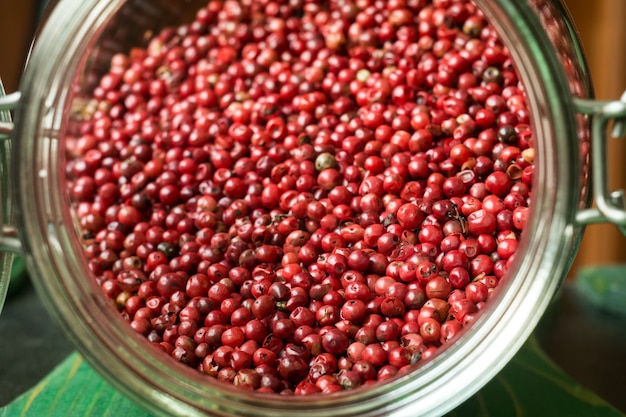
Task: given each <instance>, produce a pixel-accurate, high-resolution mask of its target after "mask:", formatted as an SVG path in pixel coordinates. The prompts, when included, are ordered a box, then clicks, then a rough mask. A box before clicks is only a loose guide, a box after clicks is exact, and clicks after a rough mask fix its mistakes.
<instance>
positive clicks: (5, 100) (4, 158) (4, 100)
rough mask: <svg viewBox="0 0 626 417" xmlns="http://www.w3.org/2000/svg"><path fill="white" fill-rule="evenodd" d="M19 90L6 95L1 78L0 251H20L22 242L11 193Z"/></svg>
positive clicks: (19, 97)
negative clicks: (14, 116)
mask: <svg viewBox="0 0 626 417" xmlns="http://www.w3.org/2000/svg"><path fill="white" fill-rule="evenodd" d="M20 99H21V94H20V93H19V92H17V93H12V94H9V95H5V92H4V86H3V84H2V80H0V252H14V253H20V252H21V250H22V245H21V242H20V240H19V238H18V236H17V230H16V228H15V225H14V224H13V216H12V213H13V210H12V207H13V201H12V200H11V195H10V194H9V192H8V190H9V184H10V180H11V178H10V175H11V166H10V164H11V163H12V158H11V154H12V152H11V135H12V133H13V122H12V119H11V110H13V109H15V107H16V106H17V104H18V103H19V102H20Z"/></svg>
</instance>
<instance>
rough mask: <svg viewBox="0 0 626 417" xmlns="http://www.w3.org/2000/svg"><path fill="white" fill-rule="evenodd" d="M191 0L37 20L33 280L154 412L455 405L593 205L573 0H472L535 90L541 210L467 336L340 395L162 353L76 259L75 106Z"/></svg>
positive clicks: (30, 185) (75, 335) (27, 236)
mask: <svg viewBox="0 0 626 417" xmlns="http://www.w3.org/2000/svg"><path fill="white" fill-rule="evenodd" d="M203 3H204V2H202V1H200V2H198V1H185V0H159V1H155V0H126V1H124V0H111V1H104V2H103V1H96V0H86V1H81V2H75V1H70V0H61V1H59V2H58V3H57V6H56V7H55V8H54V9H52V11H51V13H50V14H49V16H48V18H47V23H46V24H45V25H44V26H43V27H42V29H41V31H40V33H39V36H38V39H37V41H36V44H35V47H34V49H33V52H32V54H31V58H30V61H29V64H28V66H27V69H26V72H25V74H24V77H23V82H22V85H21V91H22V94H23V100H22V102H21V104H20V108H19V109H18V113H17V114H18V116H17V126H16V138H17V141H16V144H17V146H16V148H17V149H16V155H15V160H19V161H20V163H19V164H16V165H15V167H14V170H15V172H14V178H15V179H16V180H15V181H14V183H13V184H12V185H13V189H12V192H13V195H14V197H15V199H16V201H18V207H17V220H18V230H19V231H20V234H21V236H20V237H21V240H22V242H23V246H24V248H23V249H24V253H25V257H26V261H27V263H28V266H29V270H30V274H31V276H32V278H33V280H34V283H35V286H36V288H37V290H38V292H39V293H40V294H42V299H43V300H44V301H45V302H46V303H47V304H48V307H49V310H50V311H51V312H52V313H53V314H54V315H55V316H56V318H57V319H58V321H59V322H60V323H61V325H62V326H63V328H64V329H65V331H66V332H67V334H68V336H69V337H70V338H71V340H72V341H73V343H74V344H75V346H76V347H77V349H78V350H79V351H80V353H81V354H82V355H83V356H84V357H85V358H86V360H87V361H88V362H89V363H90V364H91V365H92V366H93V367H94V368H95V369H96V370H97V371H98V372H99V373H101V374H102V375H103V376H104V377H105V378H106V379H107V380H109V381H110V382H111V383H112V384H113V385H114V386H116V387H117V388H118V389H119V390H120V391H121V392H122V393H123V394H126V395H127V396H128V397H130V398H132V399H133V400H135V401H136V402H137V403H139V404H141V405H142V406H144V407H145V408H146V409H148V410H149V411H150V412H151V413H153V414H154V415H164V416H165V415H181V416H193V415H210V416H273V417H281V416H284V417H292V416H294V415H299V416H310V417H313V416H320V417H321V416H328V415H333V416H336V417H340V416H361V417H374V416H381V417H382V416H386V417H388V416H398V417H399V416H406V417H409V416H411V417H413V416H416V415H420V416H429V415H441V414H444V413H445V412H447V411H449V410H451V409H453V408H454V407H455V406H457V405H458V404H460V403H461V402H462V401H464V400H465V399H467V398H468V397H469V396H471V395H472V394H474V393H475V392H476V391H478V390H479V389H480V388H481V387H482V386H483V385H484V384H485V383H487V382H488V381H489V380H490V379H491V378H492V377H493V376H494V375H495V374H496V373H497V372H498V371H499V370H500V369H502V367H503V366H504V365H505V364H506V363H507V362H508V361H509V360H510V359H511V357H512V356H513V355H514V354H515V353H516V352H517V350H518V349H519V348H520V346H521V345H522V344H523V343H524V341H525V340H526V339H527V337H528V336H529V334H530V333H531V332H532V330H533V328H534V327H535V325H536V323H537V321H538V320H539V318H540V317H541V315H542V313H543V312H544V311H545V309H546V307H547V305H548V303H549V302H550V300H551V298H552V297H553V295H554V293H555V291H556V289H557V288H558V286H559V284H560V283H561V281H562V279H563V278H564V276H565V274H566V272H567V270H568V268H569V266H570V264H571V261H572V258H573V255H574V253H575V251H576V248H577V245H578V242H579V239H580V235H581V232H582V230H581V228H580V227H579V226H577V225H576V223H575V221H574V219H575V214H576V212H577V210H578V209H579V208H580V207H583V206H585V205H586V204H587V203H588V199H589V197H588V195H587V188H588V181H587V164H588V162H587V160H588V158H587V149H588V130H587V126H586V120H585V119H584V118H583V117H581V116H577V115H576V113H575V107H574V104H573V97H589V96H590V95H591V88H590V85H589V77H588V75H587V73H586V68H585V63H584V59H583V57H582V54H581V52H580V46H579V44H578V41H577V39H576V36H575V33H574V31H573V29H572V26H571V23H570V21H569V19H568V17H567V13H566V11H565V9H564V7H563V6H562V5H561V4H560V3H558V2H554V1H547V0H527V1H510V0H476V3H477V4H478V6H479V7H481V9H482V10H483V12H484V13H485V14H486V15H487V17H489V18H490V20H491V22H492V23H493V24H494V25H495V26H496V28H497V29H498V30H499V33H500V34H501V37H502V38H503V40H504V42H505V44H506V45H507V46H508V47H509V48H510V50H511V53H512V55H513V57H514V59H515V62H516V64H517V68H518V71H519V74H520V77H521V79H522V81H523V83H524V84H525V85H526V87H527V89H528V91H527V96H528V99H529V101H530V104H529V108H530V109H531V111H532V123H533V127H534V131H535V132H536V144H535V149H536V153H537V155H538V161H537V163H536V176H535V181H536V182H535V184H534V188H533V207H532V212H531V213H532V215H531V218H530V219H529V223H528V227H527V230H526V232H525V235H524V239H523V242H522V246H521V248H520V251H521V253H522V254H523V256H519V257H517V263H515V264H514V265H513V267H512V268H511V270H510V271H509V278H508V279H507V280H506V282H505V283H503V284H502V285H501V287H500V290H499V291H498V293H497V295H496V297H494V299H492V300H491V301H490V303H489V305H488V307H487V309H486V310H485V312H484V314H482V315H481V316H480V317H479V319H478V320H477V321H476V322H475V323H474V325H473V326H472V327H471V328H470V330H469V331H468V332H466V334H464V335H463V338H462V339H461V340H460V341H459V342H457V343H454V344H452V345H451V346H450V347H449V348H446V349H444V350H443V351H442V352H440V353H439V354H438V355H437V356H436V357H435V358H433V359H432V360H430V361H428V362H426V363H424V365H423V366H421V367H420V368H419V370H418V371H417V372H413V373H411V374H408V375H404V376H401V377H399V378H395V379H392V380H390V381H389V382H386V383H384V384H377V385H375V386H373V387H370V388H368V389H367V390H363V389H356V390H354V391H349V392H344V393H340V394H337V395H332V396H312V397H299V398H285V397H279V396H267V395H260V394H255V393H250V392H242V391H238V390H236V389H235V388H234V387H230V386H224V385H222V384H220V383H213V382H211V381H207V379H206V378H204V377H203V376H202V375H199V374H198V373H197V372H196V371H194V370H191V369H188V368H186V367H183V366H182V365H178V364H177V363H175V362H174V361H163V360H161V357H160V356H159V355H160V353H159V352H156V351H155V350H153V349H152V348H151V347H150V346H149V345H148V343H147V342H146V341H145V340H144V339H143V338H142V337H140V336H138V335H137V334H135V333H134V331H133V330H132V329H131V328H130V326H128V325H127V324H126V322H124V321H123V320H122V319H121V318H120V317H118V314H117V312H116V311H114V309H112V308H110V306H109V304H108V301H107V300H106V299H105V298H104V296H103V295H102V294H101V293H100V289H99V288H97V286H96V285H95V282H94V280H89V279H84V277H86V276H88V275H89V271H88V269H87V265H86V262H85V260H84V258H83V257H82V255H81V247H80V243H79V241H78V239H77V235H76V231H75V228H74V227H73V225H72V216H71V213H70V210H69V202H68V200H67V196H66V193H65V183H64V158H65V155H64V149H65V144H64V138H65V137H66V136H67V132H68V129H71V128H72V126H71V123H69V120H70V115H71V113H72V110H73V108H75V107H74V105H75V103H78V102H79V101H80V99H81V95H82V94H83V93H84V92H85V91H88V90H89V87H90V85H92V83H93V82H94V80H96V79H97V75H98V74H101V73H102V71H103V70H104V65H105V64H106V63H107V62H108V58H109V57H110V56H111V55H112V54H113V53H115V52H117V51H120V50H125V49H126V47H127V46H129V45H136V44H139V43H141V42H142V41H143V39H144V38H143V35H144V29H145V28H146V27H148V26H149V27H151V28H153V29H154V28H155V25H156V27H158V26H160V25H163V24H175V23H179V22H182V21H184V20H185V19H186V18H187V17H188V16H187V15H188V12H192V11H193V10H195V8H196V6H198V5H201V4H203Z"/></svg>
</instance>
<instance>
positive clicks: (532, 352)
mask: <svg viewBox="0 0 626 417" xmlns="http://www.w3.org/2000/svg"><path fill="white" fill-rule="evenodd" d="M457 416H459V417H474V416H476V417H478V416H480V417H487V416H494V417H496V416H497V417H508V416H516V417H543V416H559V417H562V416H567V417H579V416H580V417H620V416H622V417H623V416H624V415H623V414H622V413H620V412H619V411H618V410H616V409H615V408H613V407H612V406H611V405H609V404H608V403H607V402H606V401H604V400H603V399H602V398H600V397H599V396H598V395H596V394H594V393H593V392H591V391H589V390H587V389H585V388H584V387H582V386H581V385H580V384H578V383H577V382H576V381H574V380H573V379H572V378H571V377H569V376H568V375H567V374H565V373H564V372H563V371H562V370H561V369H560V368H559V367H558V366H557V365H556V364H555V363H554V362H553V361H552V360H551V359H550V358H549V357H548V356H547V355H546V353H545V352H544V351H543V350H542V349H541V347H540V346H539V344H538V342H537V340H536V339H535V338H534V337H531V338H530V339H529V340H528V341H527V342H526V344H525V345H524V346H523V347H522V349H520V351H519V352H518V353H517V355H515V356H514V357H513V359H512V360H511V361H510V362H509V363H508V364H507V365H506V366H505V367H504V369H503V370H502V371H501V372H500V373H499V374H498V375H496V377H495V378H494V379H492V380H491V381H490V382H489V383H488V384H487V385H485V386H484V387H483V388H482V389H481V390H480V391H479V392H478V393H477V394H476V395H474V396H473V397H471V398H470V399H468V400H467V401H466V402H464V403H463V404H461V405H460V406H459V407H458V408H457V409H455V410H454V411H452V412H451V413H449V415H448V417H457Z"/></svg>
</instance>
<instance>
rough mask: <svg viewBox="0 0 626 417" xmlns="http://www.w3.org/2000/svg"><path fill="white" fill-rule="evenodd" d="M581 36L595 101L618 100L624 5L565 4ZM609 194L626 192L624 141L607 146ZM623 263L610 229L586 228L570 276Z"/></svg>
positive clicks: (625, 254) (625, 58) (623, 64)
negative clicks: (578, 271)
mask: <svg viewBox="0 0 626 417" xmlns="http://www.w3.org/2000/svg"><path fill="white" fill-rule="evenodd" d="M565 3H566V5H567V7H568V8H569V10H570V13H571V15H572V18H573V20H574V22H575V25H576V27H577V28H578V31H579V33H580V37H581V39H582V42H583V47H584V49H585V53H586V55H587V60H588V62H589V67H590V71H591V78H592V81H593V84H594V88H595V92H596V97H597V98H599V99H604V100H615V99H619V97H620V96H621V94H622V92H623V91H625V90H626V53H625V52H626V51H624V48H626V25H624V19H625V18H626V1H624V0H594V1H589V0H565ZM608 154H609V158H608V161H607V163H608V164H609V167H610V168H609V181H610V184H611V188H610V189H611V190H616V189H626V164H624V157H625V156H626V141H625V140H618V139H613V140H611V141H610V143H609V153H608ZM624 261H626V238H624V236H622V235H621V234H620V233H619V232H618V230H617V229H616V228H615V227H614V226H612V225H593V226H590V227H588V228H587V230H586V232H585V235H584V237H583V242H582V245H581V247H580V250H579V252H578V256H577V258H576V261H575V263H574V266H573V268H572V271H571V273H570V275H572V276H573V275H575V274H576V271H577V270H578V269H579V268H580V267H583V266H587V265H597V264H607V263H622V262H624Z"/></svg>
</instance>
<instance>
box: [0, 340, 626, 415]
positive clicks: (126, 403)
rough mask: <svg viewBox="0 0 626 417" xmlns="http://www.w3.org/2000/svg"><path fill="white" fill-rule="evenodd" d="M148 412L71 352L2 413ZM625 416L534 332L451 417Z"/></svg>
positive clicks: (86, 413)
mask: <svg viewBox="0 0 626 417" xmlns="http://www.w3.org/2000/svg"><path fill="white" fill-rule="evenodd" d="M18 416H19V417H43V416H66V417H74V416H76V417H83V416H111V417H114V416H115V417H117V416H126V417H148V416H149V415H148V414H147V413H146V412H145V411H144V410H142V409H141V408H139V407H138V406H137V405H135V404H133V403H132V402H131V401H130V400H128V399H126V397H124V396H123V395H122V394H120V393H119V392H117V391H116V390H115V389H114V388H113V387H111V385H109V384H108V383H107V382H105V381H104V380H103V379H102V378H101V377H100V376H99V375H98V374H97V373H95V372H94V371H93V370H92V368H91V367H90V366H89V365H88V364H87V363H86V362H85V361H84V360H83V359H82V358H81V357H80V356H79V355H78V354H77V353H73V354H71V355H70V356H69V357H68V358H67V359H66V360H65V361H64V362H62V363H61V364H60V365H59V366H58V367H57V368H56V369H55V370H53V371H52V373H50V374H49V375H48V376H47V377H46V378H44V379H43V380H42V381H41V382H40V383H39V384H38V385H37V386H35V387H34V388H33V389H32V390H30V391H28V392H27V393H25V394H24V395H22V396H21V397H19V398H17V399H16V400H15V401H14V402H13V403H11V404H9V405H8V406H6V407H4V408H2V409H0V417H18ZM455 416H459V417H473V416H481V417H487V416H494V417H496V416H497V417H508V416H516V417H524V416H528V417H543V416H559V417H561V416H567V417H577V416H580V417H620V416H621V417H623V414H621V413H620V412H618V411H617V410H616V409H614V408H612V407H611V406H610V405H609V404H607V403H606V402H605V401H604V400H602V399H601V398H600V397H598V396H597V395H595V394H594V393H592V392H591V391H589V390H586V389H585V388H583V387H582V386H580V385H579V384H578V383H576V382H575V381H574V380H572V379H571V378H570V377H569V376H567V375H566V374H565V373H564V372H563V371H561V370H560V369H559V368H558V367H557V366H556V365H555V364H554V363H553V362H552V361H551V360H550V359H549V358H548V357H547V356H546V354H545V353H544V352H543V351H542V350H541V348H540V347H539V345H538V344H537V342H536V340H535V339H533V338H531V339H530V340H529V341H528V342H527V343H526V344H525V345H524V347H523V348H522V349H521V350H520V351H519V353H518V354H517V355H516V356H515V357H514V358H513V359H512V360H511V362H510V363H509V364H507V366H506V367H505V368H504V369H503V370H502V371H501V372H500V373H499V374H498V375H497V376H496V377H495V378H494V379H493V380H492V381H491V382H489V383H488V384H487V385H486V386H485V387H484V388H483V389H481V390H480V391H479V392H478V393H477V394H476V395H474V396H472V397H471V398H470V399H468V400H467V401H466V402H465V403H463V404H462V405H461V406H459V407H458V408H457V409H455V410H454V411H452V412H451V413H449V414H448V417H455Z"/></svg>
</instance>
